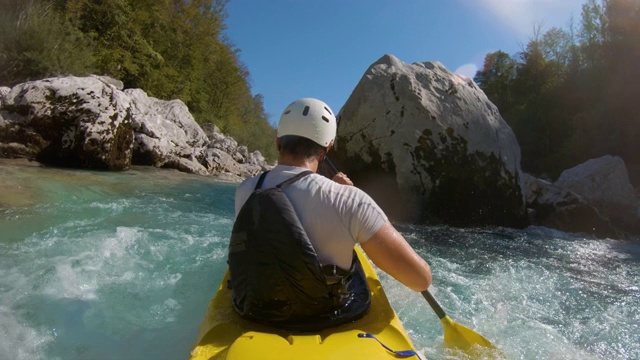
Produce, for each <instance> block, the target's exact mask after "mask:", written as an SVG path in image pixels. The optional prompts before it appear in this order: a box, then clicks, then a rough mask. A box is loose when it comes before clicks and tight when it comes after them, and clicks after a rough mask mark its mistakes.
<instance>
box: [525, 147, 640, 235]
mask: <svg viewBox="0 0 640 360" xmlns="http://www.w3.org/2000/svg"><path fill="white" fill-rule="evenodd" d="M525 183H526V188H527V191H526V197H527V204H528V206H529V207H530V208H531V209H532V212H533V216H532V219H531V222H532V223H533V224H537V225H543V226H548V227H553V228H556V229H559V230H563V231H571V232H582V233H587V234H593V235H596V236H598V237H609V238H614V239H623V238H626V237H628V235H630V234H639V233H640V213H639V211H640V207H639V206H640V203H639V201H638V196H637V194H636V191H635V189H634V188H633V186H632V185H631V183H630V181H629V176H628V173H627V170H626V166H625V163H624V161H623V160H622V159H621V158H619V157H615V156H603V157H600V158H597V159H591V160H588V161H586V162H584V163H582V164H580V165H577V166H575V167H573V168H571V169H567V170H565V171H564V172H562V174H561V175H560V177H559V178H558V179H557V180H556V181H555V182H553V183H551V182H548V181H544V180H540V179H536V178H534V177H533V176H530V175H526V176H525Z"/></svg>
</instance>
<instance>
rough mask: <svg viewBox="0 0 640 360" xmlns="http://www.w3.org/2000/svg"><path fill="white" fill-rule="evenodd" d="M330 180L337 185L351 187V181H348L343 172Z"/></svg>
mask: <svg viewBox="0 0 640 360" xmlns="http://www.w3.org/2000/svg"><path fill="white" fill-rule="evenodd" d="M332 180H333V181H335V182H337V183H338V184H342V185H352V186H353V181H351V179H349V177H348V176H347V175H346V174H345V173H343V172H339V173H337V174H335V175H334V176H333V179H332Z"/></svg>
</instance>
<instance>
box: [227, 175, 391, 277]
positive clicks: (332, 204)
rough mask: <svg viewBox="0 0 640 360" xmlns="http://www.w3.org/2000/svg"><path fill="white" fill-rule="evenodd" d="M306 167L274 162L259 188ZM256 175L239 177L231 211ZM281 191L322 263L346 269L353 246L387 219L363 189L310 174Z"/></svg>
mask: <svg viewBox="0 0 640 360" xmlns="http://www.w3.org/2000/svg"><path fill="white" fill-rule="evenodd" d="M305 170H307V169H305V168H300V167H295V166H285V165H278V166H276V167H275V168H274V169H273V170H271V171H269V173H268V174H267V176H266V178H265V180H264V183H263V184H262V188H263V189H264V188H270V187H274V186H276V185H278V184H280V183H281V182H283V181H285V180H287V179H289V178H290V177H292V176H294V175H296V174H298V173H300V172H302V171H305ZM258 178H259V176H255V177H252V178H249V179H246V180H245V181H243V182H242V183H241V184H240V186H239V187H238V189H237V190H236V197H235V203H236V204H235V213H236V216H237V215H238V213H239V212H240V209H241V208H242V205H243V204H244V203H245V201H247V199H248V198H249V196H250V195H251V193H252V192H253V190H254V188H255V186H256V184H257V182H258ZM284 193H285V194H286V195H287V197H288V198H289V201H291V204H292V205H293V208H294V209H295V211H296V214H297V215H298V218H299V219H300V222H301V223H302V226H303V227H304V229H305V231H306V232H307V235H308V236H309V240H311V243H312V244H313V246H314V248H315V249H316V253H317V254H318V257H319V258H320V262H321V263H322V264H323V265H327V264H335V265H338V266H339V267H341V268H343V269H349V267H350V266H351V258H352V254H353V246H354V245H355V244H356V243H363V242H365V241H367V240H369V239H370V238H371V237H372V236H373V235H374V234H375V233H376V232H377V231H378V230H379V229H380V227H382V225H384V224H385V223H387V222H388V219H387V216H386V215H385V214H384V212H383V211H382V209H380V207H379V206H378V205H377V204H376V203H375V202H374V201H373V199H371V197H370V196H369V195H367V194H366V193H365V192H364V191H362V190H360V189H358V188H357V187H355V186H348V185H341V184H338V183H336V182H335V181H332V180H329V179H327V178H326V177H324V176H321V175H318V174H310V175H308V176H305V177H303V178H302V179H300V180H298V181H296V182H295V183H293V184H291V185H289V186H288V187H286V188H285V189H284Z"/></svg>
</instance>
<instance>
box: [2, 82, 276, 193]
mask: <svg viewBox="0 0 640 360" xmlns="http://www.w3.org/2000/svg"><path fill="white" fill-rule="evenodd" d="M212 126H213V125H212ZM213 127H214V128H215V126H213ZM215 130H216V131H212V132H209V135H211V136H212V138H213V141H210V138H209V137H208V135H207V133H206V132H205V131H204V130H203V129H202V128H201V127H200V126H199V125H198V124H197V123H196V121H195V120H194V118H193V116H192V115H191V114H190V113H189V110H188V108H187V106H186V105H185V104H184V103H183V102H182V101H180V100H171V101H164V100H159V99H156V98H153V97H149V96H148V95H147V94H146V93H145V92H144V91H142V90H140V89H127V90H124V91H123V90H122V82H120V81H118V80H115V79H112V78H108V77H99V76H88V77H73V76H69V77H62V78H51V79H44V80H39V81H33V82H27V83H23V84H19V85H16V86H15V87H13V88H11V89H9V88H6V87H2V88H0V156H2V157H27V158H35V159H37V160H38V161H40V162H42V163H44V164H50V165H57V166H67V167H76V168H90V169H105V170H125V169H127V168H129V167H130V166H131V165H132V164H133V165H151V166H157V167H167V168H174V169H178V170H180V171H184V172H189V173H195V174H202V175H207V174H211V175H218V176H221V177H223V178H224V179H226V180H230V181H239V180H241V179H243V178H245V177H247V176H252V175H255V174H256V173H258V172H259V171H261V170H264V169H269V168H270V167H271V166H270V165H268V164H267V163H266V161H265V159H264V157H262V155H261V154H260V153H259V152H253V153H249V151H248V150H247V148H246V147H244V146H238V144H237V142H236V141H235V140H233V139H232V138H230V137H227V136H225V135H224V134H222V133H221V132H220V131H219V130H218V129H217V128H215ZM217 149H220V152H219V153H216V154H213V155H212V154H211V151H212V150H217ZM226 151H228V152H229V153H226ZM214 155H215V156H214ZM220 159H223V160H220Z"/></svg>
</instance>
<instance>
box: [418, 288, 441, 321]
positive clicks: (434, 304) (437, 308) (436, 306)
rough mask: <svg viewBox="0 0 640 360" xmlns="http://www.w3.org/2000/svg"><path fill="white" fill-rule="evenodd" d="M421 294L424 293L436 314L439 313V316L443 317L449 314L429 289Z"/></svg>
mask: <svg viewBox="0 0 640 360" xmlns="http://www.w3.org/2000/svg"><path fill="white" fill-rule="evenodd" d="M421 294H422V296H424V298H425V300H427V302H428V303H429V305H431V308H432V309H433V311H435V313H436V315H438V318H440V319H442V318H444V317H445V316H447V314H446V313H445V312H444V310H443V309H442V307H441V306H440V304H438V302H437V301H436V299H435V298H434V297H433V295H431V293H430V292H429V290H425V291H423V292H421Z"/></svg>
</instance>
